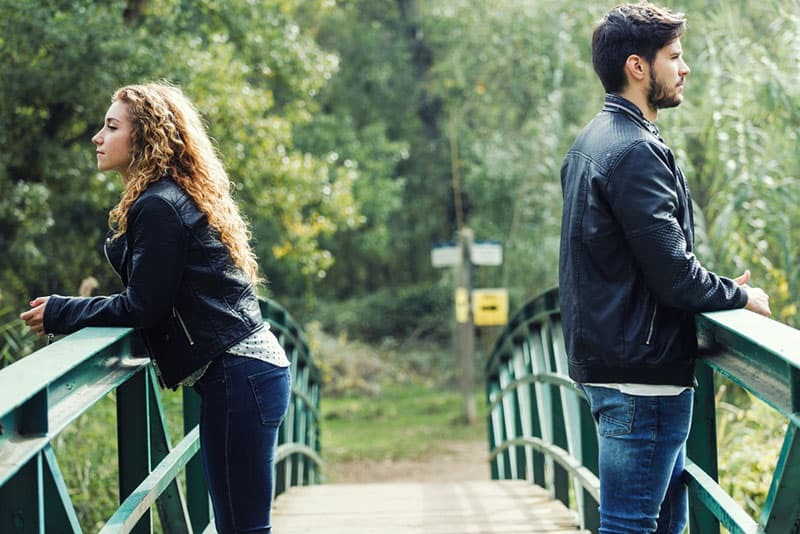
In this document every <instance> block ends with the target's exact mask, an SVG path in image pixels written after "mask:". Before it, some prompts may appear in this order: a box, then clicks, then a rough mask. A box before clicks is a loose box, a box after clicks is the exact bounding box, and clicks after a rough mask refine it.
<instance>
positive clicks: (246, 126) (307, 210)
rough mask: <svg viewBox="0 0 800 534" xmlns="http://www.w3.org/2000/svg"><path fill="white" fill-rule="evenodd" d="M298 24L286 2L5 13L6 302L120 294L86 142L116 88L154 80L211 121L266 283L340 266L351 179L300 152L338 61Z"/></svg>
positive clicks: (1, 90) (4, 5)
mask: <svg viewBox="0 0 800 534" xmlns="http://www.w3.org/2000/svg"><path fill="white" fill-rule="evenodd" d="M303 6H304V8H303V9H309V10H312V11H315V12H317V13H324V12H325V11H326V10H327V9H330V8H331V6H332V4H331V3H330V2H327V1H324V0H320V1H318V2H304V3H303ZM298 10H299V8H298V7H297V5H296V3H295V2H290V1H279V0H274V1H271V2H259V3H254V2H248V1H246V0H237V1H231V2H225V3H224V4H222V3H218V2H213V1H204V2H179V1H177V0H151V1H148V2H135V3H134V2H110V3H102V4H97V3H96V2H91V1H88V0H71V1H67V2H55V1H47V2H35V3H23V4H20V3H19V2H12V1H9V0H0V55H2V56H3V57H4V58H5V59H4V61H3V62H2V64H0V77H2V79H3V84H2V86H0V101H2V102H3V105H2V106H0V146H3V147H4V149H3V151H2V154H0V197H2V199H3V202H2V205H0V246H2V248H3V251H4V261H3V265H2V267H0V288H2V293H1V294H0V298H2V299H4V301H5V302H7V304H8V305H10V306H13V307H21V306H22V303H23V302H25V301H26V300H27V299H28V298H29V297H30V296H34V295H38V294H48V293H50V292H62V293H75V292H76V291H77V289H78V286H79V284H80V281H81V280H83V279H84V278H86V277H87V276H90V275H92V276H94V277H95V278H97V279H98V280H99V291H101V292H105V293H108V292H112V291H116V290H118V289H119V284H118V282H117V281H116V279H115V277H114V276H113V274H112V273H111V270H110V269H108V267H107V266H106V265H105V260H104V259H103V256H102V252H101V251H100V244H101V243H102V237H103V234H104V231H105V230H104V227H105V226H106V224H105V221H106V218H107V212H108V210H109V209H110V208H111V207H112V206H113V205H114V204H115V203H116V201H117V199H118V198H119V194H120V191H121V184H120V183H119V182H118V178H117V177H116V176H114V175H99V174H98V173H97V172H96V170H95V162H94V158H93V154H94V150H93V148H92V145H91V143H90V138H91V135H92V134H93V133H94V131H95V129H96V128H98V127H99V125H100V123H101V122H102V117H103V114H104V112H105V109H106V107H107V106H108V104H109V103H110V96H111V94H112V92H113V91H114V89H115V88H117V87H118V86H120V85H124V84H127V83H138V82H141V81H147V80H153V79H168V80H171V81H174V82H176V83H179V84H181V86H182V87H183V88H184V90H185V91H186V93H187V94H188V95H189V96H190V97H191V98H192V99H193V100H194V101H195V103H196V104H197V106H198V108H199V109H200V110H201V112H202V113H203V114H204V116H205V118H206V120H207V121H208V124H209V130H210V132H211V134H212V136H213V137H214V138H215V139H216V140H217V141H218V145H219V149H220V151H221V153H222V155H223V159H224V160H225V162H226V163H227V166H228V170H229V172H230V175H231V179H232V180H233V181H234V183H235V184H236V187H237V192H238V199H239V201H240V202H241V203H242V204H243V209H244V212H245V213H246V214H247V216H248V217H249V218H250V220H251V222H252V225H253V231H254V237H255V242H256V249H257V252H258V254H259V256H260V258H261V260H262V267H263V270H264V272H265V273H266V275H267V276H268V277H269V278H272V279H273V280H274V281H275V285H276V286H277V287H279V288H280V287H282V286H283V287H286V286H290V282H291V281H293V280H297V279H300V280H302V279H303V277H315V278H318V277H320V276H323V275H324V273H325V272H326V270H327V269H328V268H329V267H330V265H331V263H332V256H331V254H330V253H329V252H328V251H326V250H323V249H322V248H321V247H320V243H319V241H320V239H321V237H322V236H324V235H327V234H330V233H332V232H334V231H336V230H337V229H339V228H340V227H345V228H349V227H355V226H357V224H358V220H359V215H358V211H357V208H356V205H355V201H354V198H353V194H352V191H351V190H352V185H353V182H354V181H355V179H356V177H357V172H356V171H355V166H354V165H350V164H347V165H344V164H337V163H335V162H333V161H332V160H331V159H330V158H328V153H327V152H325V153H323V154H319V155H317V154H312V153H310V152H307V151H305V150H300V149H297V148H296V147H295V145H294V141H293V129H294V128H296V127H299V126H300V125H302V124H304V123H307V122H308V121H309V120H310V119H311V117H312V115H313V113H314V110H315V109H316V104H315V101H314V96H315V95H316V94H317V93H318V92H319V91H320V89H321V88H322V87H323V86H324V85H325V84H326V83H327V80H328V79H330V78H331V77H332V75H333V74H334V72H335V70H336V68H337V62H338V58H337V57H336V56H334V55H332V54H330V53H328V52H326V51H324V50H322V49H321V48H319V47H318V46H317V45H316V44H315V43H314V41H313V38H311V37H310V36H309V34H307V33H306V32H304V31H301V29H300V27H299V26H298V25H297V23H296V22H295V21H294V17H296V16H299V14H300V13H299V11H298ZM76 251H78V253H76ZM276 260H280V268H277V267H276V266H275V264H276V263H278V262H277V261H276ZM293 273H296V274H294V275H293ZM292 276H294V278H292ZM287 277H288V278H287ZM301 287H302V284H301Z"/></svg>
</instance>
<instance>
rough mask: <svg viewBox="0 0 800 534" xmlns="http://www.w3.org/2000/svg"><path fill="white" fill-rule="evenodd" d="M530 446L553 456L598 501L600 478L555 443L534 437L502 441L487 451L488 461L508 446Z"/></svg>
mask: <svg viewBox="0 0 800 534" xmlns="http://www.w3.org/2000/svg"><path fill="white" fill-rule="evenodd" d="M519 446H530V447H533V448H534V449H536V450H537V451H539V452H541V453H543V454H545V455H547V456H549V457H551V458H553V460H555V462H556V463H558V464H559V465H560V466H561V467H563V468H564V469H566V470H567V471H569V473H570V474H571V475H572V476H574V477H575V478H577V479H578V480H580V482H581V484H582V485H583V489H585V490H586V491H587V492H588V493H589V494H590V495H591V496H592V498H593V499H594V500H595V501H596V502H600V479H598V478H597V476H595V474H594V473H592V472H591V471H590V470H589V469H587V468H586V467H584V466H583V465H582V464H581V462H580V461H578V459H577V458H575V457H574V456H572V455H570V454H569V452H567V451H565V450H564V449H562V448H561V447H558V446H557V445H553V444H550V443H547V442H546V441H544V440H542V439H539V438H536V437H532V436H529V437H524V438H514V439H510V440H508V441H504V442H503V443H501V444H500V445H498V446H497V447H495V448H494V449H492V450H491V451H490V452H489V461H490V462H492V461H494V460H495V458H497V456H498V455H500V454H501V453H503V452H505V451H506V450H507V449H509V448H510V447H519Z"/></svg>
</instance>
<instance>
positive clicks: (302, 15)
mask: <svg viewBox="0 0 800 534" xmlns="http://www.w3.org/2000/svg"><path fill="white" fill-rule="evenodd" d="M613 3H614V2H609V3H602V2H601V3H598V2H591V3H589V2H583V1H579V0H424V1H423V0H262V1H254V0H226V1H224V2H221V1H215V0H117V1H107V2H106V1H104V2H98V1H90V0H40V1H37V2H21V1H20V0H0V257H2V260H1V261H0V350H1V351H2V354H1V356H2V363H0V367H1V366H2V365H3V363H8V362H10V361H12V360H13V359H15V358H18V357H21V356H22V355H24V354H25V353H27V352H28V351H30V349H31V348H32V347H34V346H35V343H36V341H35V340H34V339H32V338H31V337H30V336H28V335H26V334H25V333H24V332H23V329H22V325H21V323H20V322H19V321H17V320H16V317H17V315H18V314H19V312H20V311H21V310H22V309H23V308H24V307H25V305H26V304H25V303H26V302H27V300H28V299H29V298H30V297H32V296H35V295H43V294H50V293H53V292H57V293H62V294H75V293H77V292H78V291H79V288H81V286H82V285H83V286H84V288H87V287H88V288H90V289H91V288H94V291H95V293H97V294H104V293H109V292H116V291H119V290H120V289H121V288H120V286H119V282H118V280H117V279H116V277H115V275H114V274H113V272H112V271H111V269H109V268H108V267H107V265H106V262H105V259H104V257H103V253H102V249H101V245H102V238H103V236H104V234H105V231H106V230H105V229H106V227H107V223H106V221H107V213H108V210H109V209H110V208H111V207H112V206H113V205H114V204H115V203H116V201H117V199H118V198H119V195H120V192H121V183H120V181H119V179H118V177H117V176H116V175H114V174H113V173H110V174H99V173H98V172H97V171H96V167H95V156H94V149H93V146H92V145H91V142H90V138H91V136H92V134H93V133H94V132H95V131H96V130H97V129H99V127H100V126H101V121H102V118H103V115H104V113H105V110H106V108H107V107H108V105H109V103H110V96H111V94H112V93H113V91H114V89H116V88H117V87H118V86H120V85H123V84H127V83H136V82H140V81H147V80H156V79H167V80H170V81H172V82H174V83H177V84H180V85H181V86H182V87H183V89H184V91H185V92H186V93H187V94H188V95H189V96H190V98H192V99H193V100H194V101H195V103H196V104H197V105H198V107H199V109H200V110H201V112H202V113H203V114H204V117H205V119H206V120H207V123H208V127H209V130H210V132H211V134H212V136H213V137H214V138H215V140H216V141H217V143H218V147H219V150H220V152H221V154H222V156H223V159H224V161H225V163H226V165H227V168H228V171H229V174H230V176H231V179H232V181H233V182H234V183H235V186H236V197H237V199H238V201H239V203H240V205H241V206H242V209H243V210H244V212H245V213H246V215H247V217H248V219H249V221H250V223H251V226H252V234H253V242H254V244H255V248H256V252H257V254H258V256H259V258H260V262H261V268H262V271H263V273H264V275H265V276H266V277H267V278H268V279H269V284H268V286H267V287H265V288H263V293H264V294H267V295H269V296H271V297H273V298H275V299H277V300H278V301H280V302H281V303H283V304H284V305H286V306H287V307H288V308H289V309H290V310H292V313H293V314H294V315H295V316H296V317H298V318H299V319H301V321H303V322H310V321H312V320H313V321H316V322H319V323H321V327H322V329H324V330H326V331H328V332H332V333H335V334H337V335H341V334H342V333H346V334H347V335H349V336H351V337H353V338H358V339H361V340H364V341H368V342H376V341H381V340H385V339H386V338H387V337H388V336H391V337H393V338H396V339H401V340H403V339H408V338H419V337H425V338H428V339H431V340H432V341H437V340H438V341H441V340H443V339H447V336H448V335H449V329H450V319H449V318H450V316H451V313H452V312H451V299H452V296H451V295H452V287H451V280H450V273H449V272H446V271H447V270H440V269H434V268H433V267H432V266H431V260H430V249H431V246H432V245H433V244H434V243H437V242H442V241H451V240H453V239H454V238H455V235H456V231H457V226H458V221H459V220H463V221H464V222H465V224H466V225H468V226H469V227H470V228H472V229H473V230H474V231H475V234H476V238H477V239H479V240H488V239H491V240H498V241H500V242H501V243H502V245H503V250H504V263H503V265H502V266H501V267H491V268H481V269H482V270H480V271H478V272H477V273H476V285H477V286H478V287H481V286H482V287H507V288H508V289H509V292H510V295H511V309H512V310H515V309H516V308H517V307H518V306H519V305H520V304H522V303H523V302H524V301H525V300H527V299H528V298H529V297H531V296H534V295H536V294H538V293H539V292H541V291H543V290H544V289H546V288H549V287H552V286H554V285H555V284H556V282H557V257H558V238H559V226H560V213H561V193H560V183H559V169H560V165H561V159H562V157H563V154H564V153H565V152H566V150H567V148H568V146H569V144H570V143H571V142H572V140H573V139H574V137H575V135H576V133H577V132H578V131H579V129H580V128H581V127H582V126H583V125H584V124H585V123H586V122H587V121H588V120H589V119H590V118H591V117H592V116H593V115H594V114H595V113H596V112H597V111H598V110H599V108H600V106H601V104H602V100H603V91H602V88H601V86H600V84H599V82H598V81H597V80H596V77H595V76H594V73H593V72H592V69H591V61H590V52H591V51H590V46H589V42H590V35H591V29H592V26H593V22H594V21H595V20H596V19H597V18H598V17H599V16H600V15H602V13H604V12H605V11H606V10H607V9H608V8H609V7H611V6H612V5H613ZM670 5H671V7H672V8H673V9H675V10H680V11H685V12H687V13H688V16H689V31H688V33H687V34H686V36H685V37H684V39H683V48H684V51H685V57H686V60H687V62H688V63H689V65H690V66H691V68H692V73H691V76H690V77H689V79H688V82H687V86H686V92H685V94H686V101H685V103H684V104H683V105H682V106H681V107H680V108H679V109H677V110H667V111H665V112H663V113H662V114H661V116H660V120H659V126H660V128H661V132H662V135H663V136H664V138H665V139H666V140H667V142H668V143H669V144H670V145H671V146H672V147H673V149H674V151H675V152H676V155H677V160H678V161H679V162H680V164H681V165H682V166H683V168H684V170H685V171H686V175H687V177H688V179H689V183H690V186H691V188H692V191H693V195H694V200H695V202H696V211H695V214H696V223H697V226H698V232H697V234H698V256H699V257H700V258H701V260H702V261H703V263H704V264H705V265H707V266H708V267H710V268H712V269H714V270H715V271H718V272H720V273H723V274H729V275H732V276H733V275H738V274H741V273H742V272H743V271H744V269H746V268H749V269H751V271H752V272H753V277H754V281H753V283H754V284H757V285H759V286H761V287H763V288H764V289H765V290H766V291H767V292H768V293H769V294H770V295H771V297H772V299H771V303H772V307H773V316H774V317H775V318H776V319H778V320H780V321H783V322H786V323H788V324H791V325H796V323H797V305H796V303H797V300H798V287H800V268H799V267H798V263H797V256H798V251H799V250H800V225H798V224H793V223H794V222H796V221H798V220H800V213H799V211H800V181H798V179H797V178H798V176H800V152H798V149H797V146H798V139H797V135H798V125H800V2H799V1H798V0H788V1H787V0H759V1H757V2H756V1H745V0H738V1H734V0H730V1H725V0H678V1H676V2H671V3H670ZM87 279H88V280H90V282H89V283H84V282H86V281H87ZM91 279H93V280H91ZM82 283H83V284H82ZM751 452H752V451H751ZM754 456H757V455H754Z"/></svg>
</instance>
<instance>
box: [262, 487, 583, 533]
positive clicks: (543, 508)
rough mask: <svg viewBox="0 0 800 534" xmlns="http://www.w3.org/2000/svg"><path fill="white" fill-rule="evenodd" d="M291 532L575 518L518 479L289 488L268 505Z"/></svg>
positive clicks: (492, 526) (524, 525)
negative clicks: (271, 506) (271, 504)
mask: <svg viewBox="0 0 800 534" xmlns="http://www.w3.org/2000/svg"><path fill="white" fill-rule="evenodd" d="M272 526H273V530H274V531H275V532H291V533H292V534H304V533H308V534H311V533H314V534H344V533H348V534H374V533H376V532H380V533H381V534H395V533H396V534H400V533H403V534H408V533H420V534H422V533H425V534H534V533H536V534H577V533H580V532H587V531H581V530H580V529H579V528H578V519H577V516H576V514H575V513H574V512H572V511H570V510H568V509H567V508H566V507H565V506H564V505H562V504H561V503H560V502H558V501H554V500H552V499H551V498H550V495H549V494H548V492H547V491H546V490H544V489H542V488H541V487H539V486H536V485H533V484H530V483H528V482H526V481H524V480H507V481H467V482H443V483H374V484H324V485H319V486H301V487H293V488H291V489H290V490H289V491H288V492H286V493H285V494H283V495H281V496H280V497H279V498H278V499H277V500H276V502H275V505H274V507H273V516H272Z"/></svg>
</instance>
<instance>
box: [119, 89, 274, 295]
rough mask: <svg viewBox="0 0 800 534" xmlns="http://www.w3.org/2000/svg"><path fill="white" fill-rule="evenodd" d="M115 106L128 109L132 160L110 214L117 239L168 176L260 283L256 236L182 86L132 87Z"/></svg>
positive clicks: (236, 261) (123, 91) (121, 91)
mask: <svg viewBox="0 0 800 534" xmlns="http://www.w3.org/2000/svg"><path fill="white" fill-rule="evenodd" d="M112 101H113V102H117V101H119V102H122V103H125V104H127V106H128V117H129V120H130V122H131V140H130V152H131V154H130V156H131V163H130V166H129V167H128V170H127V174H126V176H127V180H126V182H125V190H124V192H123V193H122V198H120V201H119V203H118V204H117V205H116V206H114V208H113V209H112V210H111V211H110V212H109V215H108V220H109V225H110V226H111V228H112V229H113V230H114V238H115V239H116V238H117V237H119V236H121V235H123V234H124V233H125V231H126V229H127V225H128V223H127V215H128V210H129V209H130V207H131V206H132V205H133V203H134V202H135V201H136V199H137V198H139V195H141V194H142V193H143V192H144V190H145V189H147V187H148V186H149V185H150V184H152V183H153V182H156V181H158V180H160V179H161V178H162V177H164V176H169V177H170V178H172V179H173V180H174V181H175V182H176V183H177V184H178V185H179V186H180V187H181V188H183V189H184V190H185V191H186V192H187V193H188V194H189V196H190V197H192V199H193V200H194V202H195V203H196V204H197V207H198V208H199V209H200V211H201V212H202V213H203V214H204V215H205V216H206V217H207V218H208V223H209V224H210V225H211V227H212V228H213V229H214V230H216V231H217V232H218V233H219V238H220V240H221V241H222V243H223V244H225V246H226V247H227V248H228V251H229V252H230V254H231V257H232V259H233V263H234V264H235V265H236V266H237V267H239V268H240V269H242V270H243V271H244V272H245V274H247V276H248V277H249V278H250V280H251V281H252V282H253V283H258V282H260V279H259V276H258V263H257V261H256V257H255V254H253V251H252V249H251V248H250V243H249V240H250V232H249V229H248V227H247V223H246V222H245V221H244V219H243V218H242V215H241V213H240V212H239V208H238V207H237V205H236V203H235V202H234V201H233V197H232V196H231V182H230V180H229V179H228V175H227V173H226V172H225V168H224V167H223V165H222V162H221V161H220V158H219V156H218V154H217V151H216V149H215V148H214V146H213V144H212V143H211V140H210V139H209V137H208V134H207V133H206V129H205V127H204V125H203V122H202V120H201V118H200V114H199V113H198V111H197V109H196V108H195V107H194V105H193V104H192V103H191V102H190V101H189V99H188V98H187V97H186V96H185V95H184V94H183V91H181V89H180V88H178V87H176V86H173V85H168V84H166V83H147V84H143V85H128V86H125V87H122V88H120V89H117V91H116V92H115V93H114V96H113V98H112Z"/></svg>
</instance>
